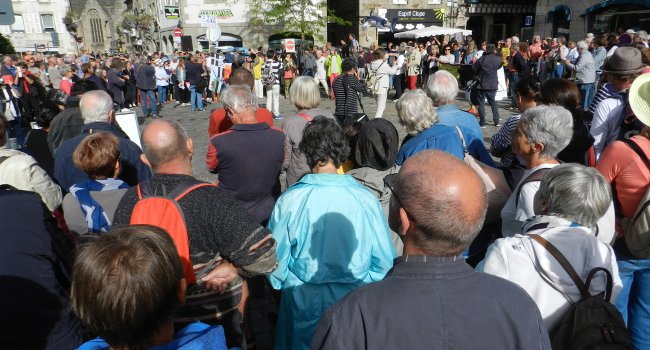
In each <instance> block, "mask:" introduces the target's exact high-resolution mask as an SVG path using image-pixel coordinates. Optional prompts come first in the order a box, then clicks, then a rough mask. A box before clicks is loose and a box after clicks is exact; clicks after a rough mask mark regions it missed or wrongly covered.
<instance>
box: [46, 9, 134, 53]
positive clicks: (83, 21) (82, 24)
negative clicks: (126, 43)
mask: <svg viewBox="0 0 650 350" xmlns="http://www.w3.org/2000/svg"><path fill="white" fill-rule="evenodd" d="M59 1H61V0H59ZM70 8H71V9H72V11H73V12H74V13H75V14H76V15H77V16H78V18H79V21H78V27H77V37H78V40H77V41H78V42H79V48H80V49H81V48H85V49H87V50H88V51H89V52H106V51H111V50H115V51H116V50H119V49H120V47H121V46H122V42H121V41H122V39H121V35H122V33H121V31H120V28H119V26H118V24H119V22H120V21H119V19H120V18H122V17H123V16H124V14H125V11H126V9H127V7H126V4H125V3H124V1H121V0H70Z"/></svg>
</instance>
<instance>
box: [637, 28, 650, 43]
mask: <svg viewBox="0 0 650 350" xmlns="http://www.w3.org/2000/svg"><path fill="white" fill-rule="evenodd" d="M636 35H638V36H639V38H641V40H643V41H648V32H646V31H645V30H639V31H638V32H636Z"/></svg>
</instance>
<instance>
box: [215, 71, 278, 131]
mask: <svg viewBox="0 0 650 350" xmlns="http://www.w3.org/2000/svg"><path fill="white" fill-rule="evenodd" d="M254 84H255V78H254V77H253V73H251V72H250V71H248V70H247V69H244V68H237V69H235V70H233V71H232V73H230V86H233V85H245V86H248V87H250V89H251V91H252V90H253V85H254ZM255 118H256V119H257V121H258V122H260V123H261V122H264V123H266V124H268V125H269V126H271V127H272V126H273V115H272V114H271V112H269V110H268V109H266V108H258V109H257V111H256V112H255ZM232 125H233V124H232V121H231V120H230V119H228V118H227V117H226V110H225V109H224V108H223V107H221V108H218V109H215V110H213V111H212V113H210V124H209V125H208V134H209V135H210V137H212V136H214V135H216V134H220V133H222V132H224V131H227V130H229V129H230V128H231V127H232Z"/></svg>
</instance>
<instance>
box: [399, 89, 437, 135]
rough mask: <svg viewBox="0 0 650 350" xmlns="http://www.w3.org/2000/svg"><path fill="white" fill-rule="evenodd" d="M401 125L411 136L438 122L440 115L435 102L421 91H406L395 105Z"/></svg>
mask: <svg viewBox="0 0 650 350" xmlns="http://www.w3.org/2000/svg"><path fill="white" fill-rule="evenodd" d="M395 108H396V109H397V117H398V118H399V123H400V125H402V126H403V127H404V128H405V129H406V132H408V133H409V134H410V135H415V134H417V133H419V132H420V131H422V130H424V129H426V128H428V127H430V126H431V125H434V124H436V123H437V122H438V114H436V109H435V107H434V106H433V102H432V101H431V99H430V98H429V96H427V94H426V93H425V92H424V91H422V90H421V89H416V90H411V91H406V92H404V94H402V97H400V98H399V100H397V103H396V104H395Z"/></svg>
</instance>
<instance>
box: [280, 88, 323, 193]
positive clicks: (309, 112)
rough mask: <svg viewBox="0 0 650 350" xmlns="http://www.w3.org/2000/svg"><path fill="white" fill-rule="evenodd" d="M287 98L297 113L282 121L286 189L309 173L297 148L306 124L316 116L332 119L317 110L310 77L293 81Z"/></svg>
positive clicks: (315, 95)
mask: <svg viewBox="0 0 650 350" xmlns="http://www.w3.org/2000/svg"><path fill="white" fill-rule="evenodd" d="M289 98H290V99H291V102H292V103H293V105H294V106H296V108H297V109H298V113H296V115H293V116H291V117H289V118H286V119H285V120H284V124H283V125H282V130H283V131H284V133H285V135H286V137H285V139H284V165H283V168H284V169H285V170H286V182H287V187H289V186H291V185H293V184H294V183H295V182H296V181H298V180H300V178H301V177H302V176H303V175H305V174H307V173H309V172H310V170H311V169H310V167H309V166H308V165H307V159H306V158H305V155H304V154H303V153H302V151H301V150H300V148H299V145H300V141H302V132H303V130H304V129H305V126H306V125H307V123H309V122H310V121H311V120H312V119H314V118H315V117H317V116H324V117H327V118H332V119H334V116H333V115H332V113H330V112H328V111H326V110H324V109H321V108H318V106H320V101H321V98H320V91H319V90H318V83H317V82H316V81H315V80H314V79H313V78H311V77H307V76H304V77H298V78H296V79H294V80H293V83H292V84H291V89H289Z"/></svg>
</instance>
